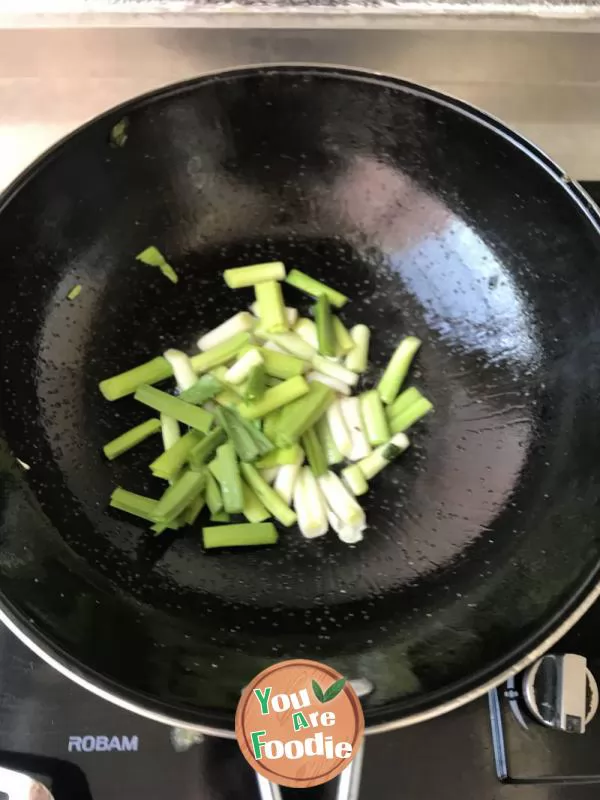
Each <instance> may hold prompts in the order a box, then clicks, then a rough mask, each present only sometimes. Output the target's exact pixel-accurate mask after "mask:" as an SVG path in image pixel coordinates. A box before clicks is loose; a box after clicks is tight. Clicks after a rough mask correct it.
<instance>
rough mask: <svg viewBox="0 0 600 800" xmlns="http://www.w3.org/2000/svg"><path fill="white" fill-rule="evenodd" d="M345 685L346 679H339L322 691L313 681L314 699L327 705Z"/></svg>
mask: <svg viewBox="0 0 600 800" xmlns="http://www.w3.org/2000/svg"><path fill="white" fill-rule="evenodd" d="M345 684H346V678H339V680H337V681H334V682H333V683H332V684H331V686H330V687H329V688H328V689H326V690H325V691H323V689H321V687H320V686H319V684H318V683H317V682H316V681H315V680H313V682H312V689H313V692H314V695H315V697H316V698H317V700H318V701H319V702H320V703H328V702H329V701H330V700H334V699H335V698H336V697H337V696H338V694H339V693H340V692H341V691H342V689H343V688H344V686H345Z"/></svg>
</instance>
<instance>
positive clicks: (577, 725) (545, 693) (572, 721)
mask: <svg viewBox="0 0 600 800" xmlns="http://www.w3.org/2000/svg"><path fill="white" fill-rule="evenodd" d="M523 696H524V698H525V702H526V703H527V707H528V708H529V710H530V711H531V713H532V714H533V716H534V717H535V719H536V720H537V721H538V722H541V723H542V724H543V725H546V726H547V727H549V728H554V729H555V730H559V731H566V732H567V733H585V727H586V725H587V724H588V723H589V722H590V721H591V719H592V718H593V716H594V714H595V713H596V710H597V708H598V684H597V683H596V680H595V678H594V676H593V675H592V673H591V672H590V670H589V669H588V666H587V661H586V659H585V658H584V657H583V656H578V655H575V654H574V653H565V654H564V655H554V654H548V655H545V656H543V657H542V658H540V660H539V661H536V662H535V664H533V666H531V667H530V668H529V669H528V670H527V671H526V672H525V674H524V676H523Z"/></svg>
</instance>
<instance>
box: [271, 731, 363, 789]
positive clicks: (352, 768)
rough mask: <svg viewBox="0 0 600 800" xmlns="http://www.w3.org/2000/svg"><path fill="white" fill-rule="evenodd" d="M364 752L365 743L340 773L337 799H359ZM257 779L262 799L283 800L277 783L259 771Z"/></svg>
mask: <svg viewBox="0 0 600 800" xmlns="http://www.w3.org/2000/svg"><path fill="white" fill-rule="evenodd" d="M364 754H365V746H364V744H363V745H362V746H361V748H360V750H359V751H358V753H357V754H356V755H355V757H354V758H353V759H352V761H351V762H350V763H349V764H348V766H347V767H346V769H345V770H343V771H342V772H341V773H340V777H339V778H338V785H337V791H336V793H335V800H358V796H359V793H360V779H361V775H362V764H363V758H364ZM256 780H257V783H258V791H259V794H260V800H283V798H282V794H281V788H280V787H279V786H278V785H277V784H276V783H271V781H270V780H268V779H267V778H265V777H264V776H263V775H260V774H259V773H258V772H257V773H256Z"/></svg>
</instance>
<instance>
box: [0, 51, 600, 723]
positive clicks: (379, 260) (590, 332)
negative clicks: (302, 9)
mask: <svg viewBox="0 0 600 800" xmlns="http://www.w3.org/2000/svg"><path fill="white" fill-rule="evenodd" d="M124 115H127V117H128V119H129V138H128V141H127V143H126V145H125V147H123V148H116V149H115V148H111V147H110V146H109V145H108V139H109V132H110V129H111V127H112V126H113V125H114V123H115V122H116V121H117V120H119V119H120V118H121V117H123V116H124ZM0 242H1V249H0V252H1V263H0V282H1V285H0V365H1V370H2V376H1V381H2V383H1V396H0V424H1V429H2V439H1V450H0V478H1V482H2V495H1V509H0V513H1V517H0V591H1V603H2V605H4V607H5V608H6V609H7V610H8V611H9V613H10V614H11V615H12V616H13V618H15V619H16V620H17V621H18V622H19V624H21V625H22V626H24V627H26V628H27V629H28V631H29V633H30V635H31V636H32V637H33V638H34V640H35V641H37V642H38V643H40V644H42V646H44V647H45V648H47V649H48V650H49V651H50V652H51V653H53V654H54V655H55V656H56V657H58V658H59V660H62V661H63V662H65V663H66V664H68V665H69V666H70V667H71V668H73V669H75V670H76V671H78V672H80V673H81V674H83V675H85V676H86V677H87V678H88V679H90V680H91V681H92V682H93V683H96V684H98V685H100V686H102V687H104V688H108V689H109V690H110V691H112V692H113V693H115V694H117V695H120V696H122V697H126V698H128V699H129V700H131V701H133V702H136V703H138V704H141V705H144V706H145V707H146V708H148V709H150V710H152V711H155V712H163V713H165V714H168V715H170V716H173V717H175V718H177V719H180V720H184V721H187V722H191V723H200V724H204V725H217V726H220V727H230V726H231V724H232V720H233V711H234V709H235V705H236V702H237V699H238V697H239V692H240V688H241V686H242V685H243V684H244V682H245V681H247V680H248V679H249V678H250V677H252V676H253V674H255V673H256V672H257V671H258V670H260V669H261V668H263V667H264V666H266V665H267V664H268V663H269V662H271V661H272V660H277V659H281V658H286V657H293V656H301V657H314V658H317V659H320V660H324V661H327V662H329V663H331V664H332V665H334V666H335V667H337V668H338V669H340V670H341V671H342V672H343V673H344V674H346V675H348V676H349V677H358V676H365V677H367V678H369V679H371V680H372V682H373V683H374V685H375V691H374V693H373V695H372V697H370V698H369V700H368V702H367V705H366V716H367V723H368V724H369V725H373V724H377V723H381V722H385V721H388V720H391V719H394V718H397V717H405V716H410V715H411V714H415V713H417V712H419V711H423V710H426V709H429V708H432V707H434V706H436V705H438V704H440V703H441V702H444V701H447V700H450V699H452V698H454V697H456V696H457V695H459V694H462V693H464V692H466V691H468V690H469V689H472V688H474V687H476V686H477V685H479V684H481V683H483V682H484V681H485V680H488V679H490V678H492V677H493V676H495V675H497V674H499V672H500V671H501V670H502V669H505V668H507V667H508V666H510V665H511V664H513V663H515V662H516V661H517V659H518V658H519V657H520V656H522V655H524V654H525V653H526V652H528V651H529V650H530V649H531V648H532V647H533V646H534V645H535V644H537V643H539V642H540V641H541V640H542V639H543V638H544V637H545V636H547V635H548V633H550V632H551V631H552V630H553V629H554V628H556V626H557V625H558V624H559V622H560V621H561V620H562V619H563V618H564V617H565V616H566V615H567V614H568V613H569V612H570V611H572V610H573V608H574V607H575V605H576V604H577V603H578V602H579V601H580V600H581V597H582V595H583V593H584V592H585V591H586V590H587V589H589V587H590V585H591V584H592V582H593V581H594V579H595V577H596V573H597V569H598V545H599V530H600V528H599V527H598V522H599V521H600V520H599V516H600V514H599V511H598V500H599V498H600V414H599V413H598V399H597V398H598V394H599V392H600V366H599V364H600V238H599V235H598V220H597V217H596V215H595V212H594V211H593V210H592V209H590V208H589V207H588V205H587V204H586V201H585V199H584V198H582V197H581V196H580V194H579V190H578V189H577V188H576V187H573V186H572V185H570V184H568V183H565V182H564V181H563V180H562V178H561V174H560V172H559V170H558V169H557V168H556V167H554V166H553V165H552V164H551V163H549V162H548V161H547V160H546V159H545V158H544V156H542V155H541V154H539V153H537V151H535V150H533V149H532V148H531V147H530V146H529V145H527V144H526V143H524V142H522V141H521V140H520V139H518V138H517V137H515V136H514V135H513V134H510V132H507V131H506V130H505V129H503V128H502V126H501V125H500V124H498V123H495V122H491V121H490V120H489V119H487V118H486V117H484V116H483V115H481V114H479V113H478V112H474V111H472V110H471V109H468V108H466V107H463V106H461V105H460V104H458V103H454V102H453V101H448V100H446V99H445V98H441V97H440V96H438V95H435V94H434V93H430V92H427V91H425V90H421V89H419V88H418V87H414V86H411V85H408V84H403V83H401V82H399V81H395V80H392V79H386V78H378V77H372V76H368V75H361V74H360V73H354V72H351V71H344V70H334V69H331V70H328V69H323V68H302V67H282V68H275V69H272V68H269V69H256V70H254V69H249V70H244V71H238V72H233V73H228V74H224V75H217V76H212V77H206V78H201V79H199V80H197V81H193V82H190V83H187V84H184V85H181V86H177V87H173V88H169V89H166V90H161V91H158V92H156V93H154V94H152V95H150V96H147V97H145V98H142V99H141V100H137V101H133V102H132V103H130V104H128V105H127V106H125V107H121V108H120V109H117V110H115V111H113V112H109V113H108V114H107V115H105V116H103V117H101V118H99V119H97V120H95V121H94V122H92V123H91V124H90V125H88V126H86V127H84V128H82V129H81V130H79V131H78V132H77V133H75V134H74V135H73V136H71V137H69V138H68V139H67V140H65V141H64V142H63V143H62V144H60V145H59V146H58V147H57V148H55V149H54V150H53V151H51V152H50V153H49V154H47V155H46V156H45V157H44V158H42V159H41V160H40V161H38V162H37V164H36V165H34V167H32V168H31V169H30V170H29V172H28V173H27V174H26V175H25V176H23V177H22V178H21V179H20V180H19V181H18V182H17V184H16V185H15V186H14V187H12V189H11V190H9V192H8V193H7V195H6V196H5V199H4V203H3V205H2V207H1V209H0ZM149 244H156V245H157V246H158V247H159V248H160V249H161V250H162V251H163V252H164V253H165V254H166V256H167V257H168V259H169V261H170V262H171V263H172V264H173V266H174V267H175V269H176V270H177V272H178V274H179V276H180V282H179V284H178V285H176V286H175V285H172V284H171V283H169V282H168V281H167V280H165V279H164V278H163V277H162V276H161V275H160V273H159V272H158V271H157V270H152V269H150V268H149V267H146V266H144V265H142V264H140V263H138V262H136V261H135V259H134V256H135V254H136V253H138V252H139V251H140V250H142V249H143V248H144V247H146V246H147V245H149ZM271 259H282V260H283V261H285V262H286V264H287V265H288V267H290V268H291V267H299V268H300V269H302V270H305V271H307V272H309V273H310V274H312V275H314V276H315V277H317V278H320V279H322V280H325V281H327V282H329V283H331V284H332V285H334V286H336V287H337V288H339V289H341V290H342V291H344V292H346V293H347V294H348V295H350V296H351V298H352V303H350V304H348V306H347V307H346V308H345V309H344V311H343V314H342V317H343V318H344V321H345V322H346V323H348V324H352V323H354V322H356V321H364V322H366V323H367V324H368V325H369V326H370V327H371V328H372V330H373V346H372V364H373V369H372V373H371V375H370V376H369V379H370V380H372V379H373V378H374V376H376V375H377V374H378V372H379V370H380V368H381V367H382V365H383V364H384V363H385V362H386V359H387V358H388V357H389V355H390V354H391V352H392V349H393V347H394V344H395V343H396V342H397V341H398V339H399V338H400V337H401V336H403V335H404V334H407V333H413V334H416V335H417V336H420V337H421V338H423V339H424V340H425V345H424V346H423V348H422V351H421V353H420V355H419V358H418V362H417V365H416V371H415V373H414V381H415V383H417V384H418V385H419V386H420V387H421V388H422V390H423V391H424V393H425V394H426V395H427V396H428V397H430V398H431V399H432V400H433V402H434V403H435V406H436V413H435V415H434V416H431V417H430V418H429V419H427V421H426V422H424V423H422V424H420V426H419V427H418V428H417V429H415V431H414V436H413V446H412V447H411V449H410V450H409V451H408V452H407V453H406V454H405V455H404V456H403V457H402V459H401V460H400V461H398V462H397V463H396V464H395V465H394V467H393V468H390V469H388V470H387V471H386V472H385V473H382V474H381V475H380V476H379V477H378V478H377V479H376V480H375V481H373V485H372V489H371V491H370V493H369V495H368V496H367V498H366V506H367V514H368V518H369V523H370V525H369V531H368V533H367V535H366V536H365V540H364V542H363V543H362V544H361V545H360V546H358V547H347V546H346V545H344V544H342V543H340V542H339V541H338V540H337V538H336V537H335V536H334V535H333V534H331V533H330V534H329V535H328V536H326V537H324V538H322V539H318V540H316V541H305V540H304V539H303V538H302V537H301V536H300V534H299V532H298V531H297V530H296V529H289V530H285V531H282V533H281V538H280V543H279V545H278V546H277V547H273V548H270V549H262V550H260V549H254V550H249V551H238V552H227V551H224V552H213V553H210V554H205V553H204V552H203V551H202V547H201V537H200V534H199V530H198V529H195V530H194V529H187V530H185V531H184V532H182V533H177V534H165V535H164V536H162V537H160V538H159V539H154V538H152V537H151V536H150V535H149V534H148V532H147V531H146V529H145V527H144V525H142V524H140V525H138V524H137V523H136V522H135V521H132V520H131V519H129V518H126V517H125V516H124V515H120V514H118V513H116V512H111V511H108V509H107V498H108V496H109V494H110V491H111V489H112V487H113V486H114V485H115V484H121V485H124V486H126V487H127V488H131V489H133V490H140V491H145V492H148V493H153V494H154V495H155V496H157V495H158V494H159V492H160V490H161V484H159V483H158V482H155V481H153V480H152V479H150V478H149V477H148V471H147V468H146V465H147V463H148V462H149V461H150V460H151V459H152V457H153V456H154V455H155V454H156V453H157V452H158V451H157V448H158V447H159V442H158V439H156V440H155V441H153V442H148V443H146V444H144V445H143V446H142V447H140V448H138V449H136V450H135V451H133V452H131V453H129V454H127V455H125V456H123V457H122V458H120V459H118V460H117V461H116V462H114V463H112V464H109V463H107V462H106V461H105V460H104V459H103V457H102V454H101V446H102V444H103V443H105V441H107V440H108V439H111V438H112V437H113V436H115V435H116V434H117V433H119V432H121V431H122V430H124V429H126V428H127V427H129V426H130V425H132V424H135V423H136V422H140V421H142V420H143V419H144V418H145V417H146V416H147V412H146V411H145V410H144V408H143V407H140V406H138V405H137V404H136V403H134V401H133V400H131V399H125V400H121V401H118V402H117V403H113V404H110V403H107V402H106V401H104V400H103V398H102V397H101V396H100V394H99V392H98V391H97V384H98V381H99V380H101V379H102V378H105V377H107V376H109V375H111V374H113V373H116V372H119V371H121V370H123V369H126V368H128V367H130V366H133V365H136V364H137V363H140V362H141V361H144V360H146V359H147V358H149V357H152V356H153V355H155V354H157V353H160V352H161V351H162V350H163V349H165V347H167V346H176V347H181V348H190V347H192V345H193V342H194V341H195V339H196V338H197V336H198V335H199V334H200V333H201V332H203V331H206V330H207V329H209V328H211V327H213V326H214V325H215V324H217V323H218V322H219V321H220V320H222V319H223V318H225V317H226V316H228V315H229V314H231V313H233V312H234V311H235V310H239V309H242V308H244V307H246V306H247V305H248V303H249V302H251V299H252V298H251V293H250V292H249V291H241V292H237V293H233V292H230V291H229V290H228V289H226V287H225V285H224V283H223V281H222V279H221V272H222V270H223V269H224V268H226V267H231V266H237V265H243V264H247V263H252V262H256V261H265V260H271ZM75 284H81V285H82V287H83V289H82V292H81V294H80V296H79V297H78V298H77V300H75V301H73V302H68V301H66V300H65V296H66V294H67V292H68V291H69V289H70V288H71V287H72V286H73V285H75ZM288 297H289V299H290V301H291V302H293V303H301V302H303V300H302V298H301V296H300V295H298V294H295V290H292V289H290V290H289V292H288ZM369 379H368V380H367V383H368V382H369ZM15 456H16V457H19V458H20V459H22V460H23V461H25V462H27V463H28V464H29V465H30V466H31V469H30V470H29V471H28V472H24V471H23V470H22V469H20V468H19V467H18V465H17V464H16V462H15V458H14V457H15Z"/></svg>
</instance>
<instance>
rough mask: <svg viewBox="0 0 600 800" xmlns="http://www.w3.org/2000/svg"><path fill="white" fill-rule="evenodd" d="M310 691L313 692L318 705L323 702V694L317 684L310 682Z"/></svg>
mask: <svg viewBox="0 0 600 800" xmlns="http://www.w3.org/2000/svg"><path fill="white" fill-rule="evenodd" d="M312 690H313V692H314V695H315V697H316V698H317V700H318V701H319V702H320V703H324V702H325V695H324V694H323V689H321V687H320V686H319V684H318V683H317V682H316V681H315V680H313V682H312Z"/></svg>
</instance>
